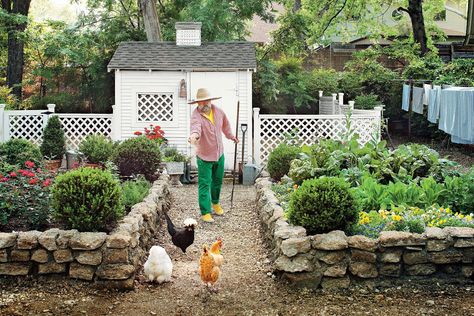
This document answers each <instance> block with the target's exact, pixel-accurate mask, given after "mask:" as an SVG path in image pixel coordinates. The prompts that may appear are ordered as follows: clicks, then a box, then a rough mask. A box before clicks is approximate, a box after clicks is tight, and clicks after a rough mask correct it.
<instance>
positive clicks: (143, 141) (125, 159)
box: [112, 136, 161, 181]
mask: <svg viewBox="0 0 474 316" xmlns="http://www.w3.org/2000/svg"><path fill="white" fill-rule="evenodd" d="M112 160H113V161H114V163H115V164H116V165H117V167H118V169H119V171H120V175H121V176H125V177H129V176H132V175H139V174H143V175H144V176H145V178H146V179H147V180H150V181H152V180H154V175H155V173H156V172H157V170H158V167H159V166H160V162H161V153H160V147H159V144H158V143H157V142H156V141H154V140H151V139H148V138H147V137H145V136H138V137H135V138H130V139H127V140H125V141H123V142H122V143H120V144H119V145H118V146H117V148H116V150H115V152H114V155H113V158H112Z"/></svg>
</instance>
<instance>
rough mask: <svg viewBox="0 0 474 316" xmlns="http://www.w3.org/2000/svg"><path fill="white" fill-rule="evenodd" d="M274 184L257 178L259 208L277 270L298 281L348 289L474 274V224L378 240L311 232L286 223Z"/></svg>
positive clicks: (388, 235) (303, 284) (465, 277)
mask: <svg viewBox="0 0 474 316" xmlns="http://www.w3.org/2000/svg"><path fill="white" fill-rule="evenodd" d="M271 185H272V184H271V182H270V181H269V178H260V179H258V180H257V181H256V184H255V186H256V188H257V210H258V213H259V215H260V218H261V222H262V226H263V231H264V234H265V238H266V239H267V241H268V243H269V245H270V247H271V249H272V257H273V258H272V259H273V261H274V268H275V270H276V271H277V272H279V273H280V274H281V276H282V277H283V278H284V279H287V280H289V281H290V282H292V283H294V284H296V285H297V286H301V287H308V288H318V287H320V286H321V287H322V288H347V287H349V286H350V285H351V284H357V283H362V284H363V283H368V282H370V283H371V284H373V285H376V284H380V285H393V283H394V282H395V281H396V282H395V283H399V282H404V281H406V279H408V278H411V279H413V278H415V279H416V278H418V279H428V280H430V281H432V282H437V281H438V280H449V281H454V280H455V281H457V282H458V281H460V282H466V281H468V282H472V281H473V279H474V273H473V271H474V263H473V262H474V229H472V228H466V227H464V228H461V227H447V228H444V229H440V228H434V227H431V228H427V230H426V231H425V233H423V234H412V233H406V232H396V231H387V232H382V234H381V235H380V237H379V238H378V239H370V238H368V237H365V236H359V235H358V236H350V237H348V236H346V234H345V233H344V232H342V231H332V232H330V233H327V234H319V235H314V236H307V235H306V230H305V229H304V228H303V227H301V226H293V225H290V224H288V222H287V220H286V219H285V218H284V216H283V209H282V208H281V206H280V205H279V203H278V199H277V198H276V197H275V195H274V193H273V191H272V190H271ZM433 279H436V280H437V281H433Z"/></svg>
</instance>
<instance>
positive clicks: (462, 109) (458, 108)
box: [438, 87, 474, 144]
mask: <svg viewBox="0 0 474 316" xmlns="http://www.w3.org/2000/svg"><path fill="white" fill-rule="evenodd" d="M438 127H439V129H440V130H442V131H445V132H446V133H448V134H450V135H451V136H452V137H451V140H452V142H453V143H461V144H474V88H462V87H453V88H448V89H444V90H441V103H440V110H439V126H438Z"/></svg>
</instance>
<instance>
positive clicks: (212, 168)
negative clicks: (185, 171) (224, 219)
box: [197, 155, 224, 215]
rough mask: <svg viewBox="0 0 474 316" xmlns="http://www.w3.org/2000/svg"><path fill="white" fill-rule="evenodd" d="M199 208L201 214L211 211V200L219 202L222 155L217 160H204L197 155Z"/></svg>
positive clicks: (222, 175)
mask: <svg viewBox="0 0 474 316" xmlns="http://www.w3.org/2000/svg"><path fill="white" fill-rule="evenodd" d="M197 165H198V187H199V191H198V194H199V208H200V209H201V214H202V215H205V214H210V213H211V201H212V203H213V204H218V203H219V196H220V194H221V188H222V179H223V178H224V155H222V156H221V157H220V158H219V160H218V161H205V160H202V159H201V158H199V157H197Z"/></svg>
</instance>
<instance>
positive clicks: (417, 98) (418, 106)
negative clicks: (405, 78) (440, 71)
mask: <svg viewBox="0 0 474 316" xmlns="http://www.w3.org/2000/svg"><path fill="white" fill-rule="evenodd" d="M423 92H424V90H423V88H418V87H413V103H412V106H411V108H412V109H413V112H415V113H419V114H423Z"/></svg>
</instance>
